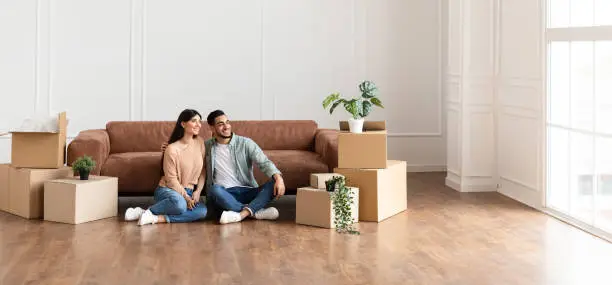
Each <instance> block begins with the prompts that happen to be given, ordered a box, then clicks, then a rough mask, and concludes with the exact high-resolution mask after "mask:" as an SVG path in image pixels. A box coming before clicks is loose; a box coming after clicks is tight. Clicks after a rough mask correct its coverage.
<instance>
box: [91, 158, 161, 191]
mask: <svg viewBox="0 0 612 285" xmlns="http://www.w3.org/2000/svg"><path fill="white" fill-rule="evenodd" d="M161 159H162V153H161V152H159V151H158V152H129V153H115V154H111V155H110V156H109V157H108V159H107V160H106V163H104V166H102V170H101V172H100V175H103V176H113V177H118V178H119V189H124V190H123V191H122V192H134V193H138V192H141V193H153V191H155V188H156V187H157V185H158V184H159V180H160V179H161Z"/></svg>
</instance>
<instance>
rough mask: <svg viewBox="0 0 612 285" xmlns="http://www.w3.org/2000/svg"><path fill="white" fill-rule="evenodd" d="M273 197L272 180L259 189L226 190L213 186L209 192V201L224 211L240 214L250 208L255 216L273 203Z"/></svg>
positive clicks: (234, 188)
mask: <svg viewBox="0 0 612 285" xmlns="http://www.w3.org/2000/svg"><path fill="white" fill-rule="evenodd" d="M273 196H274V179H270V180H269V181H268V182H266V184H263V185H260V186H259V187H257V188H254V187H246V186H238V187H231V188H227V189H226V188H225V187H223V186H221V185H217V184H213V186H212V187H211V189H210V190H209V191H208V199H209V200H211V201H212V202H213V203H214V204H215V205H216V206H217V207H220V208H221V209H222V210H226V211H234V212H240V211H242V209H244V208H248V209H249V210H251V213H253V214H255V212H257V211H259V210H260V209H262V208H263V207H265V206H266V205H267V204H268V203H269V202H270V201H272V198H273Z"/></svg>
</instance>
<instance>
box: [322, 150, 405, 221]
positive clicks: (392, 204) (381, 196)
mask: <svg viewBox="0 0 612 285" xmlns="http://www.w3.org/2000/svg"><path fill="white" fill-rule="evenodd" d="M387 164H388V167H387V168H385V169H346V168H335V169H334V172H336V173H340V174H342V175H344V176H345V177H346V185H348V186H352V187H358V188H359V201H361V202H360V203H359V220H360V221H369V222H380V221H382V220H384V219H387V218H389V217H391V216H394V215H396V214H399V213H401V212H403V211H405V210H406V209H407V208H408V193H407V190H408V189H407V179H406V162H405V161H397V160H389V161H388V162H387Z"/></svg>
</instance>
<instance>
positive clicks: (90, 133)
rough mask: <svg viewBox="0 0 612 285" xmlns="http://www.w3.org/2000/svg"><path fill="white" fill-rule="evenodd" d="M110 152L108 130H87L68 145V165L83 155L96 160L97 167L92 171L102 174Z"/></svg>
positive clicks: (95, 173)
mask: <svg viewBox="0 0 612 285" xmlns="http://www.w3.org/2000/svg"><path fill="white" fill-rule="evenodd" d="M109 153H110V139H109V138H108V133H107V132H106V130H86V131H82V132H80V133H79V134H78V135H77V137H76V138H74V140H72V142H70V144H69V145H68V158H67V160H68V165H72V163H73V162H74V161H75V160H76V159H77V158H79V157H81V156H83V155H88V156H91V157H92V158H93V160H95V161H96V168H95V169H94V170H93V171H92V172H91V174H94V175H100V170H101V169H102V165H104V162H106V159H107V158H108V155H109Z"/></svg>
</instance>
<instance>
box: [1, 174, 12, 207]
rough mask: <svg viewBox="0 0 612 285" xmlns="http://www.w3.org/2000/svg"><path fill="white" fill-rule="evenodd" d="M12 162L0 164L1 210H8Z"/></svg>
mask: <svg viewBox="0 0 612 285" xmlns="http://www.w3.org/2000/svg"><path fill="white" fill-rule="evenodd" d="M9 168H10V164H0V211H4V212H8V207H9Z"/></svg>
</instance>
